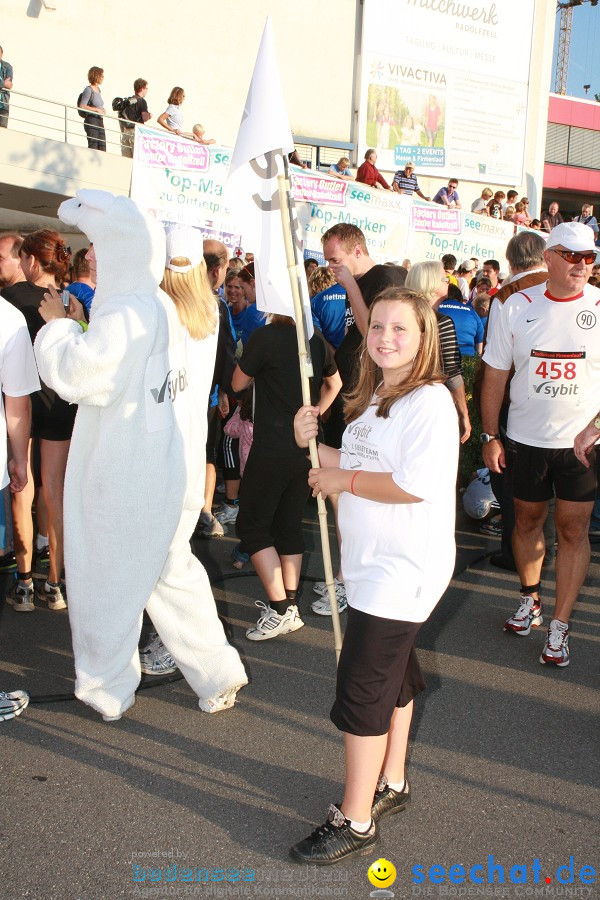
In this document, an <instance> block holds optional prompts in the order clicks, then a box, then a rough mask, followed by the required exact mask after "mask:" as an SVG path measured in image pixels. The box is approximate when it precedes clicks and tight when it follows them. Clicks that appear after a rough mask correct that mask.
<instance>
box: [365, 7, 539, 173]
mask: <svg viewBox="0 0 600 900" xmlns="http://www.w3.org/2000/svg"><path fill="white" fill-rule="evenodd" d="M533 10H534V0H502V2H498V3H493V2H490V0H480V2H478V3H475V2H473V3H463V2H458V0H364V7H363V35H362V41H363V44H362V71H361V90H360V109H359V140H358V150H359V158H362V156H363V154H364V153H365V151H366V150H367V149H368V148H370V147H373V148H376V149H377V153H378V159H377V166H378V168H379V169H383V170H384V171H395V170H397V169H400V168H403V167H404V165H405V163H406V162H407V161H408V160H412V161H413V162H414V163H415V165H416V169H417V173H422V174H430V175H436V176H440V177H441V178H446V177H454V178H458V179H465V180H470V181H481V182H486V183H487V182H490V181H491V182H494V183H495V184H510V185H514V184H521V183H522V180H523V179H522V174H523V153H524V147H525V129H526V123H527V99H528V81H529V65H530V57H531V43H532V32H533ZM516 23H518V25H517V24H516Z"/></svg>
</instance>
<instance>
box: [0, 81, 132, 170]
mask: <svg viewBox="0 0 600 900" xmlns="http://www.w3.org/2000/svg"><path fill="white" fill-rule="evenodd" d="M5 93H7V94H10V114H9V118H8V128H9V129H10V130H11V131H19V132H21V133H22V134H29V135H32V136H33V137H37V138H46V139H48V140H52V141H61V142H62V143H65V144H72V145H73V146H76V147H87V137H86V134H85V131H84V129H83V125H84V120H83V119H82V118H81V117H80V115H79V110H78V108H77V106H71V105H69V104H67V103H57V101H56V100H47V99H46V98H45V97H35V96H34V95H33V94H23V93H21V92H20V91H6V92H5ZM103 119H104V130H105V132H106V152H107V153H113V154H117V155H118V154H120V153H121V130H120V128H119V121H120V120H119V118H118V117H117V116H115V115H108V114H107V115H105V116H103ZM0 133H1V129H0Z"/></svg>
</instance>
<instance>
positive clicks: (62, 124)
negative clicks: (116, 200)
mask: <svg viewBox="0 0 600 900" xmlns="http://www.w3.org/2000/svg"><path fill="white" fill-rule="evenodd" d="M6 93H9V94H10V116H9V119H8V128H9V129H10V130H12V131H20V132H22V133H23V134H30V135H32V136H33V137H38V138H47V139H49V140H53V141H61V142H63V143H65V144H72V145H73V146H76V147H87V138H86V134H85V131H84V129H83V119H82V118H81V117H80V115H79V110H78V109H77V107H76V106H70V105H69V104H66V103H57V102H56V101H55V100H47V99H46V98H45V97H35V96H33V95H32V94H23V93H21V92H20V91H7V92H6ZM103 118H104V130H105V132H106V152H107V153H114V154H116V155H119V154H120V152H121V140H120V136H121V131H120V128H119V118H118V116H116V115H114V114H110V115H105V116H104V117H103ZM2 131H3V129H0V135H1V133H2ZM295 141H296V150H297V151H298V155H299V156H300V158H301V159H303V160H305V161H306V162H307V163H308V164H309V166H310V167H311V168H312V169H317V170H319V169H320V170H323V169H327V168H329V166H330V165H332V163H336V162H337V161H338V159H339V158H340V156H350V157H351V156H352V154H353V151H354V148H355V145H354V144H353V143H351V142H349V141H333V140H328V139H323V138H313V137H307V136H305V135H295Z"/></svg>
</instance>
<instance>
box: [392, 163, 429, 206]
mask: <svg viewBox="0 0 600 900" xmlns="http://www.w3.org/2000/svg"><path fill="white" fill-rule="evenodd" d="M392 190H393V191H396V193H397V194H408V196H409V197H410V196H412V194H416V195H417V197H420V198H421V200H431V197H426V196H425V194H424V193H423V191H422V190H421V188H420V187H419V182H418V181H417V176H416V175H415V164H414V162H413V161H412V160H411V159H409V161H408V162H407V163H406V165H405V166H404V168H403V169H398V171H397V172H396V174H395V175H394V180H393V182H392Z"/></svg>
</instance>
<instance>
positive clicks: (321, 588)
mask: <svg viewBox="0 0 600 900" xmlns="http://www.w3.org/2000/svg"><path fill="white" fill-rule="evenodd" d="M333 583H334V585H335V592H336V594H337V598H338V600H339V599H340V595H339V593H338V590H340V591H341V592H342V593H343V595H344V597H345V596H346V585H345V584H344V582H343V581H338V580H337V578H334V579H333ZM313 591H314V592H315V594H318V595H319V597H326V596H327V582H326V581H315V583H314V584H313Z"/></svg>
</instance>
